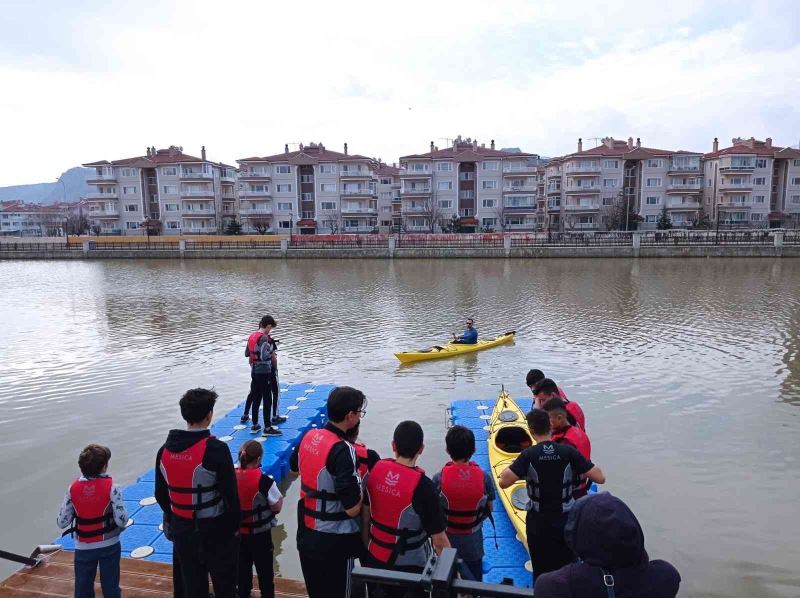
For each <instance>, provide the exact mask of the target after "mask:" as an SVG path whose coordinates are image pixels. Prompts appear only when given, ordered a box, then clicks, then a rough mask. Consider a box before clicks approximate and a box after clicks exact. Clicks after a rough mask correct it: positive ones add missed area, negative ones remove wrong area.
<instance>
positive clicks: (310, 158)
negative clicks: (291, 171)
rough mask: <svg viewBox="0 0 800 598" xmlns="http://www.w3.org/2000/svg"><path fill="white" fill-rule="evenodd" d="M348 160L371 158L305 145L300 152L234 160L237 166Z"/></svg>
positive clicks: (369, 159) (322, 146)
mask: <svg viewBox="0 0 800 598" xmlns="http://www.w3.org/2000/svg"><path fill="white" fill-rule="evenodd" d="M350 160H366V161H370V162H371V161H372V158H369V157H367V156H362V155H360V154H350V153H347V154H343V153H341V152H334V151H332V150H329V149H325V146H324V145H317V144H313V145H307V146H305V147H304V148H303V149H301V150H297V151H294V152H283V153H282V154H274V155H272V156H263V157H258V156H254V157H252V158H241V159H239V160H236V161H237V162H238V163H239V164H241V163H242V162H289V163H292V164H316V163H318V162H347V161H350Z"/></svg>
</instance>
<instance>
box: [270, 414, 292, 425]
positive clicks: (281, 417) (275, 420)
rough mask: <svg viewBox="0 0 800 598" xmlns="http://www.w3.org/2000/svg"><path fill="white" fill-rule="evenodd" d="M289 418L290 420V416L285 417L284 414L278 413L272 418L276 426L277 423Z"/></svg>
mask: <svg viewBox="0 0 800 598" xmlns="http://www.w3.org/2000/svg"><path fill="white" fill-rule="evenodd" d="M288 420H289V418H288V417H285V416H283V415H276V416H275V417H273V418H272V425H273V426H274V425H276V424H282V423H283V422H285V421H288Z"/></svg>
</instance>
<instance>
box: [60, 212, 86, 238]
mask: <svg viewBox="0 0 800 598" xmlns="http://www.w3.org/2000/svg"><path fill="white" fill-rule="evenodd" d="M66 228H67V234H69V235H82V234H83V233H85V232H88V230H89V220H88V219H87V218H86V216H84V215H83V214H70V215H69V216H68V217H67V221H66Z"/></svg>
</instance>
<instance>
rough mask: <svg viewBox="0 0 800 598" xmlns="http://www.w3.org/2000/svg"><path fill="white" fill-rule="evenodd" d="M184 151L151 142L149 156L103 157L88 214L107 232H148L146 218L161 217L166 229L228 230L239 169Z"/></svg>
mask: <svg viewBox="0 0 800 598" xmlns="http://www.w3.org/2000/svg"><path fill="white" fill-rule="evenodd" d="M200 156H201V157H199V158H197V157H195V156H190V155H187V154H184V153H183V148H181V147H178V146H174V145H173V146H170V147H169V148H167V149H158V150H157V149H156V148H155V147H148V148H147V152H146V153H145V155H144V156H136V157H134V158H124V159H122V160H112V161H108V160H101V161H99V162H90V163H88V164H84V166H87V167H90V168H93V169H94V170H95V172H94V174H93V175H92V176H90V177H89V181H88V183H89V185H91V186H93V187H94V188H95V191H93V192H91V193H89V194H88V195H87V197H86V201H87V203H88V214H87V215H88V217H89V219H90V221H91V223H92V224H93V225H94V226H99V228H100V231H101V234H126V235H136V234H142V233H143V231H142V230H141V227H142V223H143V222H144V221H145V220H146V219H153V220H160V222H161V228H162V234H166V235H169V234H173V235H174V234H199V233H218V232H222V231H223V230H224V228H225V226H226V225H227V222H228V221H230V220H232V219H233V218H234V217H235V214H236V199H237V198H236V169H235V168H234V167H232V166H228V165H226V164H222V163H215V162H211V161H209V160H207V159H206V149H205V147H203V148H202V149H201V154H200Z"/></svg>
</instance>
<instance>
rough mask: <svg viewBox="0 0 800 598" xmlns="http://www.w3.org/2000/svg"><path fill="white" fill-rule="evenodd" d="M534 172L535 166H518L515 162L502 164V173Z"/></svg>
mask: <svg viewBox="0 0 800 598" xmlns="http://www.w3.org/2000/svg"><path fill="white" fill-rule="evenodd" d="M515 173H516V174H536V167H535V166H527V165H526V166H520V165H516V164H513V165H512V164H505V165H504V166H503V174H504V175H506V174H512V175H513V174H515Z"/></svg>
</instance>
